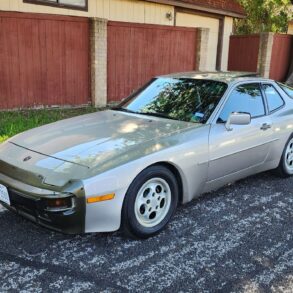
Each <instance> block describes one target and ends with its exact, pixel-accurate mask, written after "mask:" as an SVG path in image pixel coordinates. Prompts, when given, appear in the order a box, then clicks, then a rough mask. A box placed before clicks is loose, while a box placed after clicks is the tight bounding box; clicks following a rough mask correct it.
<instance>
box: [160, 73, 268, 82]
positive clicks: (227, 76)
mask: <svg viewBox="0 0 293 293" xmlns="http://www.w3.org/2000/svg"><path fill="white" fill-rule="evenodd" d="M158 77H163V78H190V79H208V80H215V81H222V82H226V83H232V82H235V81H241V80H257V81H260V80H269V79H263V78H260V77H258V73H256V72H241V71H226V72H224V71H210V72H201V71H191V72H178V73H171V74H167V75H161V76H158Z"/></svg>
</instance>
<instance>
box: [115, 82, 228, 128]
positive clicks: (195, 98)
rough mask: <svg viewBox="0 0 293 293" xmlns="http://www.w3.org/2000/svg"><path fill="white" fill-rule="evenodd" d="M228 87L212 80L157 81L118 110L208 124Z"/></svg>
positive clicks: (129, 99)
mask: <svg viewBox="0 0 293 293" xmlns="http://www.w3.org/2000/svg"><path fill="white" fill-rule="evenodd" d="M227 87H228V86H227V84H225V83H223V82H218V81H212V80H201V79H186V78H182V79H175V78H156V79H154V80H152V81H151V82H150V83H149V84H148V85H147V86H145V87H143V88H142V89H141V90H140V91H138V93H136V94H134V95H133V96H131V97H130V98H128V99H127V100H125V101H124V102H122V103H121V104H120V105H119V107H118V108H116V110H121V111H127V112H132V113H139V114H144V115H151V116H158V117H162V118H168V119H175V120H180V121H186V122H195V123H205V122H206V121H207V120H208V119H209V117H210V115H211V114H212V112H213V111H214V109H215V107H216V106H217V104H218V103H219V101H220V99H221V98H222V96H223V94H224V93H225V91H226V89H227Z"/></svg>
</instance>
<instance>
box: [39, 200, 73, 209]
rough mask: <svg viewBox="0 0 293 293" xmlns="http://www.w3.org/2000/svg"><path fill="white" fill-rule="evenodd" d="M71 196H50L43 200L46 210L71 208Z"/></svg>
mask: <svg viewBox="0 0 293 293" xmlns="http://www.w3.org/2000/svg"><path fill="white" fill-rule="evenodd" d="M73 205H74V204H73V198H72V197H64V198H50V199H46V200H45V209H46V210H47V211H52V212H57V211H65V210H68V209H72V208H73Z"/></svg>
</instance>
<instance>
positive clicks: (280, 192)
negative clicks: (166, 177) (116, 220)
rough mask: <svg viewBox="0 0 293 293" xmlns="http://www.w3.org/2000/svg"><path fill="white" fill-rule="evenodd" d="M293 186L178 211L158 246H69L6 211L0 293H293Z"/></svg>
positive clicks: (206, 198)
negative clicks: (159, 292) (216, 292)
mask: <svg viewBox="0 0 293 293" xmlns="http://www.w3.org/2000/svg"><path fill="white" fill-rule="evenodd" d="M292 228H293V178H289V179H280V178H278V177H276V176H275V175H273V174H272V173H270V172H268V173H263V174H259V175H256V176H253V177H250V178H247V179H245V180H242V181H239V182H237V183H235V184H233V185H230V186H227V187H224V188H222V189H220V190H218V191H216V192H212V193H209V194H206V195H203V196H202V197H201V198H199V199H196V200H194V201H192V202H191V203H189V204H187V205H184V206H181V207H179V208H178V211H177V213H176V215H175V217H174V218H173V220H172V222H171V223H170V224H169V226H168V228H167V229H166V230H165V231H163V232H162V233H161V234H160V235H158V236H157V237H154V238H151V239H148V240H144V241H137V240H131V239H127V238H125V237H124V236H123V234H121V233H120V232H115V233H103V234H88V235H77V236H68V235H63V234H59V233H55V232H52V231H49V230H46V229H44V228H41V227H39V226H37V225H35V224H33V223H31V222H29V221H27V220H24V219H23V218H21V217H19V216H17V215H15V214H13V213H10V212H8V211H6V210H4V209H3V208H1V207H0V231H1V238H0V276H1V282H0V292H6V291H9V292H10V291H13V292H15V291H23V292H59V291H62V292H92V291H99V292H114V291H115V292H120V291H136V292H158V291H165V292H180V291H181V292H215V291H219V292H237V293H238V292H293V232H292Z"/></svg>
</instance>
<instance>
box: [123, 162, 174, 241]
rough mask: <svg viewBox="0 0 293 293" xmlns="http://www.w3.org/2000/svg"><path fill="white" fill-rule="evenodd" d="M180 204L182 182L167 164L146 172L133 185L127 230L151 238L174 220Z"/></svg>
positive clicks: (125, 213) (129, 193) (126, 207)
mask: <svg viewBox="0 0 293 293" xmlns="http://www.w3.org/2000/svg"><path fill="white" fill-rule="evenodd" d="M177 204H178V184H177V180H176V178H175V176H174V175H173V173H172V172H171V171H170V170H169V169H167V168H166V167H164V166H152V167H149V168H147V169H145V170H144V171H142V172H141V173H140V174H139V175H138V176H137V177H136V178H135V180H134V181H133V182H132V184H131V185H130V187H129V189H128V191H127V194H126V197H125V200H124V204H123V211H122V225H123V228H124V231H125V232H126V233H127V234H128V235H130V236H134V237H138V238H148V237H150V236H153V235H155V234H157V233H159V232H160V231H161V230H162V229H164V228H165V226H166V225H167V224H168V222H169V221H170V219H171V217H172V216H173V214H174V212H175V210H176V207H177Z"/></svg>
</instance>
